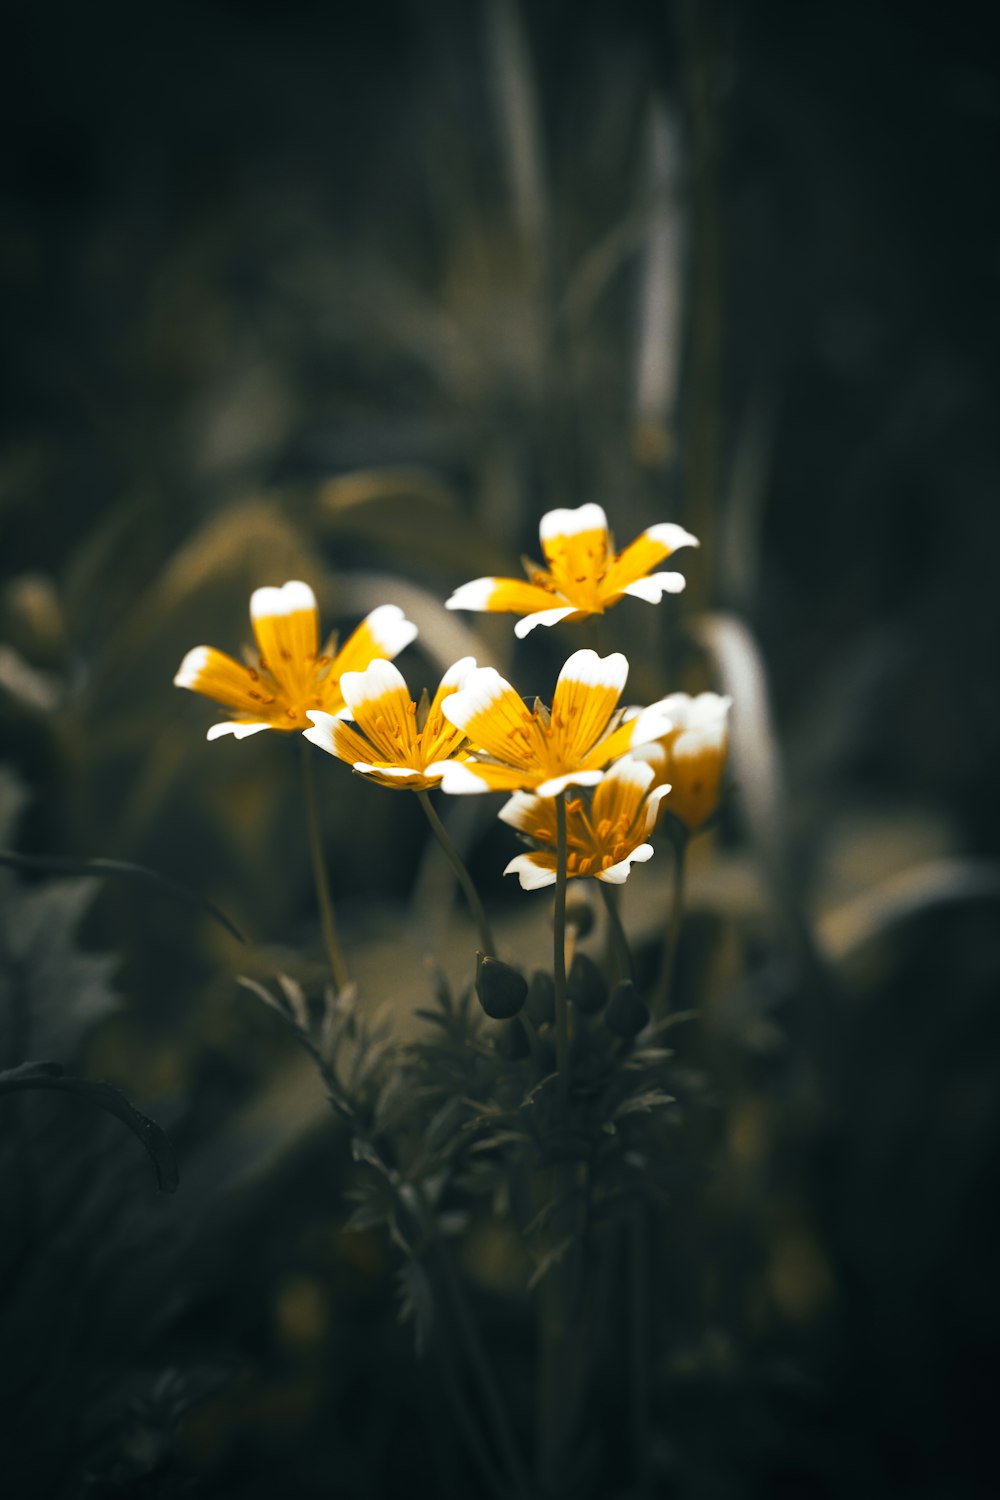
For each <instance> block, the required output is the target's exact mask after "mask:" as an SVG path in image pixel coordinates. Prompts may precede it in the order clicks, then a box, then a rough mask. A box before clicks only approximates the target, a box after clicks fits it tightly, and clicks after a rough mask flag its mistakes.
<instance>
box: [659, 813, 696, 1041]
mask: <svg viewBox="0 0 1000 1500" xmlns="http://www.w3.org/2000/svg"><path fill="white" fill-rule="evenodd" d="M670 844H671V848H672V849H673V855H674V860H673V865H674V868H673V876H674V880H673V891H672V893H671V898H670V916H669V918H668V920H667V936H666V942H665V944H664V949H663V957H662V960H661V962H660V977H659V980H658V981H657V985H656V994H655V995H654V997H653V1016H654V1019H656V1020H661V1019H662V1018H663V1017H664V1016H665V1015H666V1014H667V1013H668V1011H669V1010H670V1002H671V1000H672V999H673V988H674V974H675V972H676V968H677V947H678V944H679V943H680V937H681V926H682V924H683V922H684V866H685V856H686V855H687V844H688V840H687V833H686V831H682V830H680V829H678V830H677V832H676V833H675V834H674V835H673V836H672V837H671V840H670Z"/></svg>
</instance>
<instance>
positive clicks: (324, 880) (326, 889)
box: [302, 740, 351, 990]
mask: <svg viewBox="0 0 1000 1500" xmlns="http://www.w3.org/2000/svg"><path fill="white" fill-rule="evenodd" d="M302 791H303V796H304V798H305V804H306V828H307V829H308V832H309V854H310V858H311V859H312V872H313V882H314V884H315V886H316V900H317V902H318V903H319V917H320V925H321V926H322V929H323V943H324V946H325V948H326V957H327V962H328V963H329V965H330V973H331V974H332V975H333V982H334V984H335V985H336V987H337V989H338V990H343V989H346V988H347V986H348V985H349V984H350V982H351V976H350V974H349V972H348V969H347V964H346V963H345V962H344V955H343V953H342V951H341V947H340V942H339V940H338V938H337V924H336V922H335V921H334V916H333V899H332V897H331V895H330V882H329V879H328V877H327V873H326V860H325V859H324V858H323V838H322V835H321V833H320V827H319V805H318V803H317V800H316V778H315V775H314V773H313V763H312V752H311V747H310V745H309V743H308V741H307V740H302Z"/></svg>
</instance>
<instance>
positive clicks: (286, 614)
mask: <svg viewBox="0 0 1000 1500" xmlns="http://www.w3.org/2000/svg"><path fill="white" fill-rule="evenodd" d="M250 620H251V623H252V625H253V633H254V636H255V637H256V640H257V648H258V650H259V651H260V658H261V666H262V667H264V668H265V670H267V671H268V672H270V673H271V675H272V676H273V677H274V678H275V679H276V680H277V682H279V683H280V684H281V686H282V687H283V688H284V689H285V691H286V692H287V693H288V695H289V697H291V698H293V699H295V700H301V699H302V698H303V697H305V695H306V694H307V693H308V692H309V690H310V688H311V686H312V682H313V679H314V676H315V672H316V654H317V651H318V649H319V616H318V613H317V609H316V596H315V594H314V593H313V591H312V589H311V588H310V587H309V585H308V584H307V583H302V582H301V581H299V580H297V579H296V580H293V581H292V582H291V583H286V584H285V585H284V586H283V587H282V588H280V589H276V588H262V589H254V591H253V593H252V594H251V596H250Z"/></svg>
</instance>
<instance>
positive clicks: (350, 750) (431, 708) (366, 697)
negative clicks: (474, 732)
mask: <svg viewBox="0 0 1000 1500" xmlns="http://www.w3.org/2000/svg"><path fill="white" fill-rule="evenodd" d="M475 665H476V660H475V657H473V656H464V657H463V658H462V660H461V661H457V662H455V664H454V666H452V667H449V668H448V671H447V672H446V673H445V674H444V676H443V677H442V679H441V683H440V686H439V687H438V690H437V692H436V693H435V694H434V697H433V698H432V699H430V700H429V701H428V697H427V694H426V693H424V694H423V695H422V697H421V701H420V703H419V704H417V703H414V701H413V699H412V698H411V697H410V692H409V689H408V688H407V686H406V682H405V681H404V679H403V676H402V673H401V672H400V671H399V670H398V669H397V668H396V667H394V666H393V665H392V663H391V662H388V661H373V662H372V664H371V665H370V666H369V667H367V668H366V669H365V671H363V672H345V673H344V675H343V676H342V677H341V679H340V691H341V693H342V694H343V695H344V701H345V703H346V705H347V707H346V708H345V709H342V710H341V714H340V716H339V717H338V716H334V715H333V714H329V713H325V712H323V711H322V710H318V709H309V710H307V715H306V716H307V718H309V719H311V720H312V728H311V729H307V730H306V731H305V737H306V739H307V740H311V741H312V743H313V744H314V745H319V747H320V749H321V750H326V751H327V752H328V754H330V755H335V756H337V758H338V759H339V760H342V761H346V762H347V764H348V765H349V766H353V768H354V770H355V771H359V772H360V773H361V775H362V776H369V777H371V779H372V780H373V781H377V782H378V783H379V785H380V786H389V787H398V788H401V789H404V790H408V791H426V790H427V789H428V788H430V787H435V786H437V785H438V783H439V782H440V780H441V776H442V774H443V767H444V764H445V763H447V762H450V761H451V760H452V759H453V758H454V757H456V756H458V755H460V754H461V753H462V751H463V747H464V746H465V744H466V738H465V734H464V732H463V731H462V730H461V729H456V728H455V726H454V724H451V723H449V721H448V720H447V719H446V718H445V717H444V715H443V714H442V712H441V703H442V701H443V700H444V699H445V698H447V697H448V696H449V695H450V694H453V693H454V692H455V690H456V689H457V688H460V687H461V686H462V684H463V682H465V680H466V678H467V677H468V676H469V673H470V672H471V671H472V670H473V669H474V668H475ZM348 713H350V715H351V718H352V719H353V720H354V723H348V722H347V721H346V716H347V714H348ZM432 764H433V765H434V769H433V770H431V769H429V768H430V767H431V766H432Z"/></svg>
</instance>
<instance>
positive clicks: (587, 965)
mask: <svg viewBox="0 0 1000 1500" xmlns="http://www.w3.org/2000/svg"><path fill="white" fill-rule="evenodd" d="M566 993H567V995H568V996H569V998H570V999H571V1000H572V1002H573V1004H574V1005H575V1006H576V1008H577V1010H579V1011H582V1012H583V1014H584V1015H585V1016H595V1015H596V1014H597V1012H598V1011H599V1010H600V1009H601V1007H602V1006H603V1005H604V1002H605V1001H606V1000H607V998H608V991H607V987H606V985H605V983H604V975H603V974H602V973H601V971H600V969H599V968H598V967H597V965H596V964H595V962H594V960H593V959H592V958H591V957H590V956H589V954H587V953H574V955H573V962H572V963H571V964H570V966H569V973H568V974H567V976H566Z"/></svg>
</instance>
